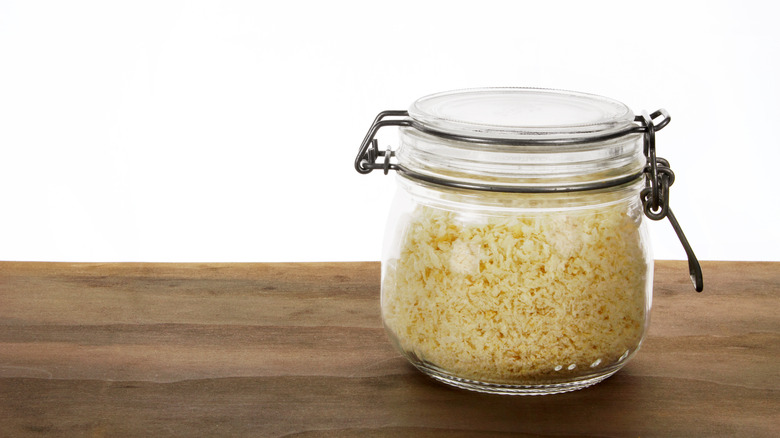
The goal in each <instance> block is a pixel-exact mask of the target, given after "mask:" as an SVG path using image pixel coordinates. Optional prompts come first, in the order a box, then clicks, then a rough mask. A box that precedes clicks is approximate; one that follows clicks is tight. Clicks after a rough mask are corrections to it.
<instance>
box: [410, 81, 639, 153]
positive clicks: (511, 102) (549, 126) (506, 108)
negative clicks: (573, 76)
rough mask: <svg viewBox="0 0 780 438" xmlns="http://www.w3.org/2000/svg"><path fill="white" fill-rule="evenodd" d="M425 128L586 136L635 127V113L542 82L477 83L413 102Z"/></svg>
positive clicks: (481, 134)
mask: <svg viewBox="0 0 780 438" xmlns="http://www.w3.org/2000/svg"><path fill="white" fill-rule="evenodd" d="M409 116H410V117H411V118H412V120H413V121H414V122H415V126H416V127H418V128H419V129H421V130H423V131H429V132H433V133H439V134H447V135H452V136H456V137H464V138H477V139H492V140H502V139H503V140H520V141H522V140H526V141H540V140H541V141H544V140H555V139H568V140H585V141H587V139H588V138H591V137H601V136H608V135H610V134H616V133H620V132H623V131H627V130H630V129H631V128H632V127H634V125H633V120H634V113H633V112H632V111H631V110H630V109H629V108H628V107H627V106H626V105H624V104H623V103H621V102H618V101H616V100H612V99H608V98H606V97H601V96H597V95H593V94H586V93H579V92H573V91H563V90H551V89H541V88H476V89H466V90H457V91H449V92H444V93H438V94H433V95H430V96H426V97H423V98H421V99H418V100H417V101H416V102H414V103H413V104H412V106H411V107H410V108H409Z"/></svg>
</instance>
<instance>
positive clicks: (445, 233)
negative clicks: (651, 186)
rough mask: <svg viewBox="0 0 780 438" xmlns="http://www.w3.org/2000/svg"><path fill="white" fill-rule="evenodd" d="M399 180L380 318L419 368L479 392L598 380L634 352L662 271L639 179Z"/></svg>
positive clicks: (557, 388)
mask: <svg viewBox="0 0 780 438" xmlns="http://www.w3.org/2000/svg"><path fill="white" fill-rule="evenodd" d="M397 181H398V190H397V194H396V198H395V200H394V205H393V208H392V210H391V217H390V219H389V221H388V229H387V232H386V236H385V246H384V248H385V249H384V254H383V260H382V297H381V307H382V318H383V322H384V325H385V327H386V330H387V332H388V334H389V336H390V338H391V340H392V342H393V343H394V344H395V346H396V347H397V348H398V349H399V350H400V351H401V352H402V353H403V355H404V356H405V357H406V358H407V359H408V360H409V361H410V362H411V363H412V364H413V365H414V366H415V367H417V368H418V369H420V370H421V371H422V372H424V373H426V374H428V375H430V376H431V377H433V378H435V379H438V380H440V381H443V382H445V383H448V384H450V385H454V386H457V387H461V388H466V389H471V390H476V391H482V392H490V393H502V394H551V393H558V392H566V391H573V390H576V389H580V388H584V387H586V386H589V385H592V384H595V383H597V382H599V381H601V380H603V379H605V378H607V377H609V376H610V375H612V374H614V373H615V372H616V371H617V370H618V369H620V368H621V367H622V366H624V365H625V364H626V363H627V362H628V360H630V359H631V357H632V356H633V355H634V354H635V353H636V352H637V350H638V349H639V347H640V345H641V343H642V340H643V338H644V336H645V333H646V330H647V328H648V324H649V315H650V306H651V290H652V272H653V265H652V257H651V255H650V248H649V244H648V239H647V233H646V230H645V225H644V216H643V213H642V206H641V202H640V197H639V191H640V190H641V189H642V188H643V187H644V185H643V180H642V179H641V178H637V179H636V180H634V181H632V182H630V183H626V184H622V185H619V186H615V187H610V188H606V189H599V190H588V191H577V192H568V193H533V194H529V193H507V192H489V191H479V190H468V189H455V188H447V187H443V186H437V185H432V184H428V183H424V182H421V181H420V180H417V179H410V178H407V177H404V176H403V174H400V176H399V177H398V178H397Z"/></svg>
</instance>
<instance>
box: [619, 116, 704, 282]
mask: <svg viewBox="0 0 780 438" xmlns="http://www.w3.org/2000/svg"><path fill="white" fill-rule="evenodd" d="M659 117H663V118H662V119H661V120H660V122H659V123H658V124H656V123H655V122H654V120H656V119H658V118H659ZM634 121H636V122H639V124H640V126H641V127H642V128H644V129H643V132H644V153H645V157H647V164H646V165H645V170H644V173H645V188H644V189H643V190H642V191H641V192H640V193H639V196H640V198H641V199H642V207H643V209H644V212H645V216H647V217H648V218H650V219H651V220H654V221H659V220H661V219H663V218H668V219H669V223H671V224H672V228H674V232H675V233H676V234H677V238H678V239H680V243H681V244H682V246H683V249H685V254H686V256H687V257H688V272H689V274H690V276H691V282H692V283H693V288H694V290H696V292H701V291H702V290H704V276H703V274H702V270H701V265H700V264H699V260H698V259H697V258H696V254H694V252H693V248H691V244H690V243H688V239H687V238H686V237H685V233H683V230H682V227H681V226H680V223H679V222H678V221H677V218H676V217H675V216H674V213H672V209H671V208H670V207H669V187H671V186H672V184H674V172H672V169H671V167H670V166H669V161H667V160H666V159H664V158H661V157H658V156H656V153H655V132H656V131H659V130H661V129H662V128H663V127H664V126H666V125H667V124H669V122H670V121H671V117H670V116H669V113H668V112H666V110H664V109H659V110H658V111H655V112H654V113H652V114H648V113H647V112H646V111H643V112H642V114H641V115H639V116H636V118H635V119H634Z"/></svg>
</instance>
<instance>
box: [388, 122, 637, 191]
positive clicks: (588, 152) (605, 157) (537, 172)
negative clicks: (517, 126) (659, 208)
mask: <svg viewBox="0 0 780 438" xmlns="http://www.w3.org/2000/svg"><path fill="white" fill-rule="evenodd" d="M396 157H397V159H398V167H399V170H400V173H402V174H406V175H407V177H411V178H414V179H417V180H422V181H427V182H429V183H433V184H437V185H445V186H452V187H458V188H465V189H480V188H481V189H482V190H488V191H497V192H569V191H590V190H593V189H597V188H604V187H611V186H620V185H624V184H626V183H629V182H631V181H634V180H635V179H636V178H639V177H640V176H641V175H642V172H643V169H644V166H645V163H646V158H645V156H644V153H643V142H642V136H641V134H637V133H628V134H626V135H623V136H620V137H617V138H610V139H607V140H602V141H596V142H583V143H575V144H556V143H551V144H549V143H547V144H501V143H484V142H479V141H460V140H453V139H451V138H445V137H441V136H437V135H433V134H430V133H426V132H422V131H420V130H418V129H415V128H414V127H406V128H402V129H401V132H400V144H399V148H398V150H397V152H396Z"/></svg>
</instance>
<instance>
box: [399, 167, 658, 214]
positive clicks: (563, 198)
mask: <svg viewBox="0 0 780 438" xmlns="http://www.w3.org/2000/svg"><path fill="white" fill-rule="evenodd" d="M397 181H398V184H399V187H400V189H401V190H403V191H404V192H406V193H407V194H408V195H409V196H410V197H411V198H412V200H414V201H415V202H416V203H419V204H425V205H429V206H432V207H436V208H441V209H445V210H453V211H463V210H475V211H476V210H480V211H487V210H489V211H494V212H496V213H498V214H500V213H501V212H507V213H511V214H517V213H518V212H522V211H528V212H534V213H539V212H542V211H572V212H574V211H577V210H584V209H593V208H606V207H609V206H611V205H617V204H625V205H630V206H632V207H631V208H635V209H637V210H638V211H639V209H641V199H640V196H639V193H640V192H641V190H642V189H643V188H644V187H645V183H644V179H643V178H642V177H637V178H635V179H634V180H632V181H630V182H627V183H624V184H620V185H615V186H611V187H606V188H601V189H594V190H581V191H572V192H551V193H513V192H498V191H486V190H471V189H462V188H455V187H450V186H444V185H437V184H432V183H430V182H427V181H421V180H419V179H415V178H413V177H409V176H408V175H405V174H403V173H399V174H398V177H397Z"/></svg>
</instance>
